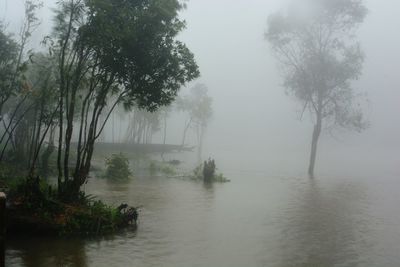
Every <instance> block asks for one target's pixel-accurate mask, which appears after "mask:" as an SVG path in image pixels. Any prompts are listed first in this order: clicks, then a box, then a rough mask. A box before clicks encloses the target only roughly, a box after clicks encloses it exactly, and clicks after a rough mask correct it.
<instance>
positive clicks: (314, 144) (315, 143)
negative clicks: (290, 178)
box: [308, 114, 322, 178]
mask: <svg viewBox="0 0 400 267" xmlns="http://www.w3.org/2000/svg"><path fill="white" fill-rule="evenodd" d="M321 129H322V116H321V115H320V114H317V122H316V124H315V125H314V131H313V135H312V142H311V155H310V165H309V167H308V175H309V177H310V178H314V167H315V160H316V157H317V147H318V140H319V136H320V134H321Z"/></svg>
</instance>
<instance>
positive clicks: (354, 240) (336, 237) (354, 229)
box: [282, 180, 370, 266]
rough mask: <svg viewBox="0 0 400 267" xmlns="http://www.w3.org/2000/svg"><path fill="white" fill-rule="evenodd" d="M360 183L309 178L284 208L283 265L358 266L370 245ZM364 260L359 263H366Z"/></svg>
mask: <svg viewBox="0 0 400 267" xmlns="http://www.w3.org/2000/svg"><path fill="white" fill-rule="evenodd" d="M365 203H366V195H365V192H364V191H363V187H362V186H360V185H354V184H350V183H348V182H339V183H338V184H335V185H331V186H329V187H322V186H320V185H319V183H318V181H316V180H311V181H309V183H308V184H306V185H305V186H304V187H302V188H300V189H299V192H298V195H297V196H296V197H295V199H294V200H293V203H292V204H291V205H290V207H289V209H288V210H286V214H285V215H286V216H287V217H286V222H285V223H284V225H285V227H284V231H283V235H282V261H283V264H282V266H358V265H360V264H361V263H363V260H365V259H363V258H362V257H363V256H365V255H363V253H365V252H366V251H365V250H367V249H368V247H369V245H370V244H369V243H368V240H366V236H368V227H367V221H366V220H367V219H368V216H367V215H366V211H367V207H366V206H365ZM365 264H366V263H365V262H364V263H363V264H361V265H362V266H365Z"/></svg>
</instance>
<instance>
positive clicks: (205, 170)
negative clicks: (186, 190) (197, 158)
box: [192, 159, 230, 183]
mask: <svg viewBox="0 0 400 267" xmlns="http://www.w3.org/2000/svg"><path fill="white" fill-rule="evenodd" d="M216 170H217V167H216V165H215V161H214V160H213V159H208V160H207V161H204V163H203V164H200V165H199V166H197V167H196V168H195V169H194V170H193V176H192V178H193V179H194V180H203V181H204V182H219V183H226V182H230V180H229V179H227V178H226V177H225V176H224V175H223V174H222V173H219V174H216Z"/></svg>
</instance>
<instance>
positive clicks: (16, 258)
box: [6, 238, 88, 267]
mask: <svg viewBox="0 0 400 267" xmlns="http://www.w3.org/2000/svg"><path fill="white" fill-rule="evenodd" d="M7 247H8V250H7V254H8V259H6V266H26V267H38V266H82V267H86V266H88V263H87V256H86V251H85V242H83V241H81V240H78V239H64V240H55V239H54V238H53V239H48V238H35V239H26V238H24V239H21V238H19V239H15V240H9V241H8V244H7Z"/></svg>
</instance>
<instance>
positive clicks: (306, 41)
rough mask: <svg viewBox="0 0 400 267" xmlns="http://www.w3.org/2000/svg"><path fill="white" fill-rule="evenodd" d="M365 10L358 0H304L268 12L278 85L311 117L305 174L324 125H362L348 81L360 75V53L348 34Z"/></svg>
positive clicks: (312, 163)
mask: <svg viewBox="0 0 400 267" xmlns="http://www.w3.org/2000/svg"><path fill="white" fill-rule="evenodd" d="M366 14H367V10H366V8H365V7H364V5H363V3H362V0H307V1H301V2H299V1H295V2H293V4H292V6H291V8H289V9H288V11H287V12H284V13H283V12H282V13H277V14H274V15H271V16H270V17H269V20H268V30H267V32H266V39H267V40H268V41H269V43H270V44H271V46H272V49H273V51H274V54H275V56H276V58H277V59H278V60H279V63H280V65H281V67H282V73H283V77H284V86H285V88H286V89H287V90H288V92H289V93H292V94H293V95H294V96H295V97H296V98H297V100H298V101H299V102H300V103H301V105H302V108H303V112H302V114H303V113H304V111H306V110H308V111H309V112H310V113H311V115H312V118H313V121H314V130H313V134H312V143H311V154H310V162H309V168H308V174H309V176H310V177H314V166H315V161H316V155H317V145H318V140H319V137H320V134H321V131H322V129H323V126H324V125H335V126H340V127H344V128H350V129H354V130H357V131H360V130H362V129H364V128H365V127H366V126H367V124H366V122H365V121H364V119H363V115H362V112H361V109H360V107H359V105H357V103H356V102H357V101H356V100H357V94H356V93H355V90H354V89H353V88H352V84H351V83H352V81H354V80H356V79H358V78H359V76H360V74H361V69H362V63H363V59H364V56H363V53H362V51H361V49H360V46H359V43H358V42H357V40H355V38H354V36H355V31H356V30H357V28H358V26H359V25H360V24H361V23H362V22H363V20H364V18H365V16H366Z"/></svg>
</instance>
